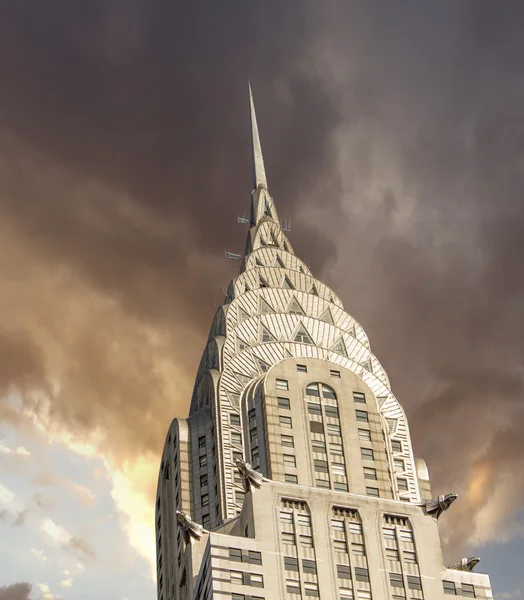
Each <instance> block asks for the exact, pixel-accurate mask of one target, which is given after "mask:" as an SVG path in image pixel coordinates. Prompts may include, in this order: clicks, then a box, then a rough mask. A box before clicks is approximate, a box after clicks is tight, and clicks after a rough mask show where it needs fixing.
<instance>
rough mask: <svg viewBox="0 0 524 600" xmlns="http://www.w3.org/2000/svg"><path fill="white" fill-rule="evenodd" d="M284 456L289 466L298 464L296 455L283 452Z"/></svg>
mask: <svg viewBox="0 0 524 600" xmlns="http://www.w3.org/2000/svg"><path fill="white" fill-rule="evenodd" d="M282 457H283V458H284V464H285V465H286V466H287V467H296V466H297V459H296V458H295V456H294V455H293V454H283V455H282Z"/></svg>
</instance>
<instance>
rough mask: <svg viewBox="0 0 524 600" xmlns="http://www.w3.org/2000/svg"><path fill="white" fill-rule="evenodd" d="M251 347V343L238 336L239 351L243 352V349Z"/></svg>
mask: <svg viewBox="0 0 524 600" xmlns="http://www.w3.org/2000/svg"><path fill="white" fill-rule="evenodd" d="M249 347H250V344H248V343H247V342H246V341H244V340H243V339H242V338H239V337H238V336H237V351H238V352H242V350H247V349H248V348H249Z"/></svg>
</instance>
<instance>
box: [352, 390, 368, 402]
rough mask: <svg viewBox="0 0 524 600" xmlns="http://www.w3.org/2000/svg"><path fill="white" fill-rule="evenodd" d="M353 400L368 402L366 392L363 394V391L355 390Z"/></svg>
mask: <svg viewBox="0 0 524 600" xmlns="http://www.w3.org/2000/svg"><path fill="white" fill-rule="evenodd" d="M353 400H354V402H360V403H361V404H366V394H363V393H362V392H353Z"/></svg>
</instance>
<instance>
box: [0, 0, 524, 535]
mask: <svg viewBox="0 0 524 600" xmlns="http://www.w3.org/2000/svg"><path fill="white" fill-rule="evenodd" d="M0 7H1V11H2V19H0V39H2V41H3V47H4V49H3V52H1V53H0V82H1V83H0V154H1V159H0V198H1V200H0V210H1V216H2V221H1V223H0V228H1V231H0V233H1V236H2V240H3V245H4V253H3V256H1V257H0V269H1V270H0V273H2V277H3V281H4V282H5V285H4V293H3V294H2V297H1V298H0V310H1V312H2V314H3V315H8V318H7V319H5V325H4V327H3V329H2V332H1V336H0V356H1V357H7V359H6V360H7V361H8V362H4V361H0V362H1V363H2V366H1V367H0V385H1V386H2V389H4V390H5V389H8V388H9V387H14V388H16V389H18V390H21V391H22V392H24V393H25V401H26V403H27V404H28V405H30V406H32V407H33V409H34V410H36V411H40V412H41V413H42V414H45V415H46V418H48V419H51V421H52V422H56V423H58V424H63V425H65V426H66V428H68V429H69V430H71V431H75V432H84V433H85V432H90V431H94V430H97V431H99V432H100V431H102V433H103V432H107V431H111V436H110V437H107V438H106V439H105V441H104V451H105V452H107V453H108V454H109V455H110V456H111V457H112V458H113V460H117V461H119V462H121V461H123V460H124V459H126V458H132V457H136V456H137V455H141V454H143V453H147V452H155V453H156V452H158V451H159V449H160V447H161V444H162V436H163V434H164V432H165V429H166V426H167V422H168V420H169V419H170V418H171V417H172V416H173V415H182V414H183V413H184V412H185V410H186V408H187V405H188V400H189V393H190V388H191V383H192V382H191V379H192V378H193V375H194V370H195V368H196V364H197V360H198V354H199V352H200V350H201V348H202V346H203V345H204V340H205V335H206V329H207V327H208V325H209V322H210V319H211V317H212V311H213V307H214V305H215V304H216V303H218V302H220V300H221V297H222V290H221V286H222V285H223V284H226V283H227V280H228V279H229V278H230V277H231V276H232V274H233V273H234V268H235V265H230V264H227V263H225V262H224V261H222V259H221V253H222V249H223V248H224V246H228V247H230V248H232V249H241V248H242V247H243V242H244V240H243V236H244V233H245V232H243V231H242V230H240V229H239V226H237V225H236V224H235V220H236V215H237V214H238V213H240V214H242V213H243V212H244V211H246V210H247V208H248V204H249V192H250V181H251V180H250V164H249V152H248V144H249V131H248V111H247V93H246V81H247V79H251V80H252V84H253V88H254V92H255V100H256V104H257V110H258V115H259V124H260V129H261V136H262V144H263V148H264V151H265V158H266V165H267V170H268V178H269V184H270V190H271V191H272V193H273V194H274V196H275V199H276V201H277V205H278V208H279V211H280V215H281V216H282V217H288V218H291V219H292V220H293V221H294V228H293V233H292V234H291V239H292V241H293V244H294V246H295V248H296V249H297V252H298V253H299V254H300V255H302V256H305V257H306V258H308V259H310V260H311V262H312V266H313V268H314V269H315V270H316V272H317V273H319V274H320V273H323V275H324V276H325V277H326V278H327V279H328V280H329V281H330V282H331V284H332V285H333V287H334V289H335V290H337V291H338V292H340V294H341V296H342V298H343V299H344V301H345V303H346V306H347V308H348V310H349V311H350V312H351V313H352V314H354V315H355V316H356V317H357V318H358V319H359V320H360V321H361V322H362V323H363V325H364V326H365V327H366V329H367V331H368V333H369V334H370V337H371V342H372V344H373V349H374V351H375V352H376V353H377V355H378V356H379V358H380V359H381V361H382V362H383V364H384V365H385V367H386V368H387V369H388V372H389V374H390V375H391V378H392V380H393V385H394V390H395V392H396V393H397V395H398V397H399V399H400V401H401V402H402V403H403V404H404V405H405V406H406V408H407V411H408V415H411V416H412V430H413V435H414V439H415V442H416V449H417V453H419V454H421V455H424V456H425V457H426V458H427V459H428V463H429V466H430V469H431V471H432V472H433V474H434V487H435V489H436V491H448V488H451V487H453V489H455V488H459V489H458V491H459V492H463V495H464V498H463V499H462V500H461V503H462V506H463V507H464V508H463V509H460V513H459V509H457V511H456V514H457V515H459V514H460V515H461V519H460V520H461V522H462V523H463V527H461V528H459V527H457V528H456V531H458V532H459V533H460V534H461V535H462V534H464V535H466V537H467V535H468V532H471V531H475V532H477V531H478V530H480V525H479V523H484V521H482V519H485V518H487V517H485V516H483V515H485V513H483V512H482V510H483V509H484V508H486V507H488V508H489V507H490V506H492V507H495V508H494V509H496V507H497V506H498V504H497V502H498V499H497V498H495V495H494V494H493V492H492V490H493V489H494V486H496V485H498V483H499V479H498V478H500V477H501V476H502V474H503V473H502V471H506V470H509V471H510V470H511V469H514V468H517V466H518V464H519V462H518V461H521V460H522V442H520V441H519V439H518V436H517V435H514V434H515V433H516V432H517V431H518V430H519V429H521V428H522V425H524V415H523V412H522V411H523V409H522V373H521V364H522V351H523V340H524V331H523V322H524V321H523V318H522V317H523V314H522V293H523V290H524V281H523V279H524V276H523V270H522V267H521V259H520V257H521V256H522V254H523V250H524V248H523V246H524V226H523V223H524V219H523V214H522V206H523V203H522V191H523V189H524V185H523V184H524V181H523V177H524V175H523V173H524V169H523V168H522V159H521V157H522V156H524V152H523V151H524V121H523V115H522V108H521V107H522V105H523V102H522V101H523V97H522V96H523V90H524V82H523V77H522V73H523V72H524V70H523V67H524V64H523V62H524V48H523V47H522V46H523V45H524V42H523V41H522V36H521V32H520V26H519V25H520V23H522V17H523V16H524V15H523V14H522V12H523V9H522V8H521V6H520V5H519V4H517V3H511V2H508V3H505V4H504V6H503V7H500V6H497V7H494V5H493V4H492V3H488V2H469V3H468V2H463V3H460V4H458V3H455V2H451V1H450V2H439V3H436V2H435V3H431V4H430V3H424V5H414V4H413V3H408V2H393V3H388V4H387V7H386V5H385V4H383V3H380V4H379V3H372V2H366V3H347V2H330V3H322V4H321V3H317V2H285V3H284V2H264V3H262V2H250V3H247V2H240V1H238V2H237V1H230V2H227V3H221V4H220V7H219V8H218V5H216V3H211V2H194V3H191V6H184V7H183V8H181V7H180V6H179V5H177V4H176V3H173V2H163V1H158V2H146V1H145V0H126V1H125V2H124V1H123V0H122V1H118V0H109V1H107V0H106V1H104V2H102V1H93V2H90V3H86V4H84V5H78V4H76V5H74V6H73V5H72V4H71V3H70V2H65V1H58V0H57V1H55V2H51V3H49V2H48V3H45V4H44V3H40V2H35V1H31V0H25V1H21V2H17V3H12V2H7V0H3V1H2V0H0ZM297 222H298V223H297ZM6 365H7V366H6ZM41 389H45V390H50V389H51V390H52V394H51V395H52V398H53V401H52V403H51V406H50V407H46V406H45V403H42V400H41V398H40V397H38V399H35V398H34V395H32V394H31V392H32V391H35V390H41ZM0 411H2V413H1V414H2V415H4V414H7V411H8V407H7V406H6V405H5V403H4V408H2V406H1V405H0ZM9 414H11V413H9ZM10 418H11V420H14V417H13V415H12V414H11V417H10ZM466 419H467V422H468V423H469V424H470V427H468V428H467V430H466V431H464V427H463V423H464V421H465V420H466ZM504 432H507V435H505V434H504ZM500 436H504V439H505V440H506V443H505V444H504V445H503V447H500V444H499V443H498V439H499V437H500ZM479 473H481V474H482V478H483V479H482V482H483V484H482V486H481V488H480V490H481V493H480V495H479V494H478V486H476V485H475V481H477V480H478V478H479ZM153 484H154V482H153ZM505 485H509V487H508V493H512V492H514V491H515V490H516V487H515V486H513V487H511V484H505ZM490 503H491V504H490ZM457 506H459V505H458V504H457ZM518 509H519V507H518V506H517V505H515V506H513V507H511V511H512V513H511V514H515V513H516V512H517V511H518ZM454 510H455V508H454ZM486 510H487V509H486ZM452 515H453V511H450V515H449V519H450V521H449V522H453V523H455V524H456V523H457V522H458V520H455V521H453V516H452ZM462 517H464V518H462ZM475 519H481V521H478V522H477V521H475ZM492 529H493V528H492ZM490 535H491V534H490ZM457 542H458V540H455V539H454V540H453V543H454V544H456V543H457Z"/></svg>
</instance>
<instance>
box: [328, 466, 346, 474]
mask: <svg viewBox="0 0 524 600" xmlns="http://www.w3.org/2000/svg"><path fill="white" fill-rule="evenodd" d="M331 470H332V471H333V475H345V474H346V465H345V464H344V463H332V464H331Z"/></svg>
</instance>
